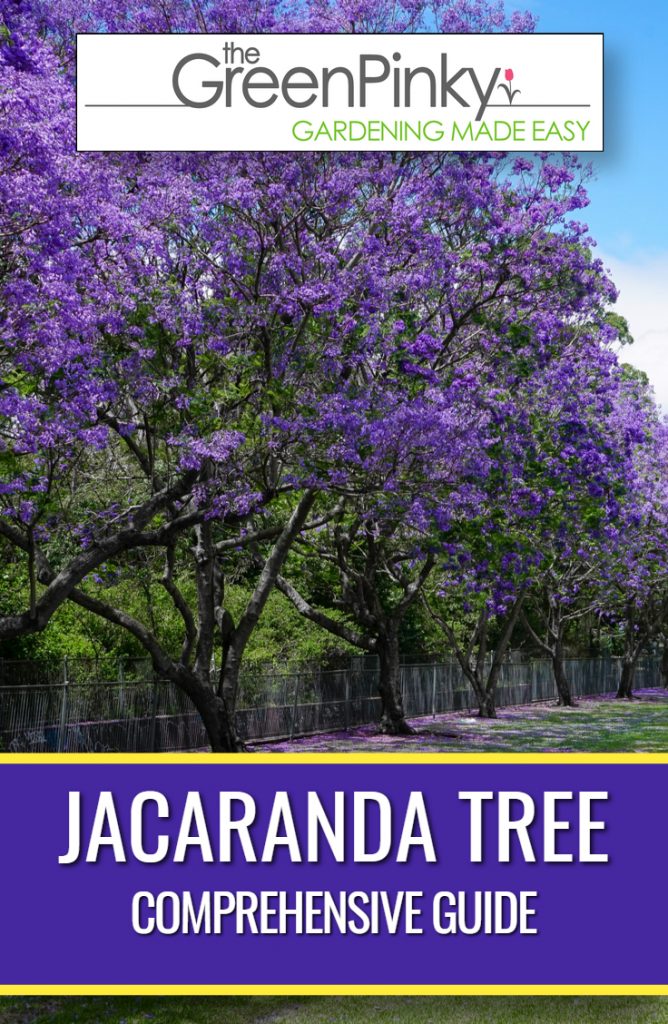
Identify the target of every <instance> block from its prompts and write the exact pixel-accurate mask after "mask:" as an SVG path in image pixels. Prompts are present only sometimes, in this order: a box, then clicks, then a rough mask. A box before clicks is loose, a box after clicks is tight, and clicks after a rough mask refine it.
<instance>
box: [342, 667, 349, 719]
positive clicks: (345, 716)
mask: <svg viewBox="0 0 668 1024" xmlns="http://www.w3.org/2000/svg"><path fill="white" fill-rule="evenodd" d="M343 724H344V727H345V730H346V732H347V731H348V729H349V728H350V670H346V685H345V698H344V705H343Z"/></svg>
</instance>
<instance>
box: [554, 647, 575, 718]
mask: <svg viewBox="0 0 668 1024" xmlns="http://www.w3.org/2000/svg"><path fill="white" fill-rule="evenodd" d="M552 672H553V675H554V681H555V683H556V686H557V702H558V704H559V706H560V707H563V708H574V707H575V701H574V700H573V696H572V694H571V687H570V683H569V682H568V678H567V676H566V672H565V671H564V652H563V648H562V646H561V644H560V643H557V644H556V645H555V647H554V650H553V652H552Z"/></svg>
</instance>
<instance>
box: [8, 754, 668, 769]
mask: <svg viewBox="0 0 668 1024" xmlns="http://www.w3.org/2000/svg"><path fill="white" fill-rule="evenodd" d="M0 764H36V765H40V764H152V765H162V764H193V765H197V764H236V765H253V764H272V765H274V766H276V765H281V764H404V765H405V764H420V765H422V764H668V753H661V754H636V753H633V754H631V753H629V754H588V753H580V754H577V753H564V754H559V753H549V754H501V753H496V754H494V753H486V754H428V753H415V754H406V753H404V754H391V753H373V754H369V753H358V752H357V751H354V752H351V753H349V754H345V753H344V754H311V753H309V754H0Z"/></svg>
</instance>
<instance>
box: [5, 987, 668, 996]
mask: <svg viewBox="0 0 668 1024" xmlns="http://www.w3.org/2000/svg"><path fill="white" fill-rule="evenodd" d="M0 996H668V985H0Z"/></svg>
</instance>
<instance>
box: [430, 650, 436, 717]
mask: <svg viewBox="0 0 668 1024" xmlns="http://www.w3.org/2000/svg"><path fill="white" fill-rule="evenodd" d="M431 717H432V718H436V662H434V665H433V669H432V673H431Z"/></svg>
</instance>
